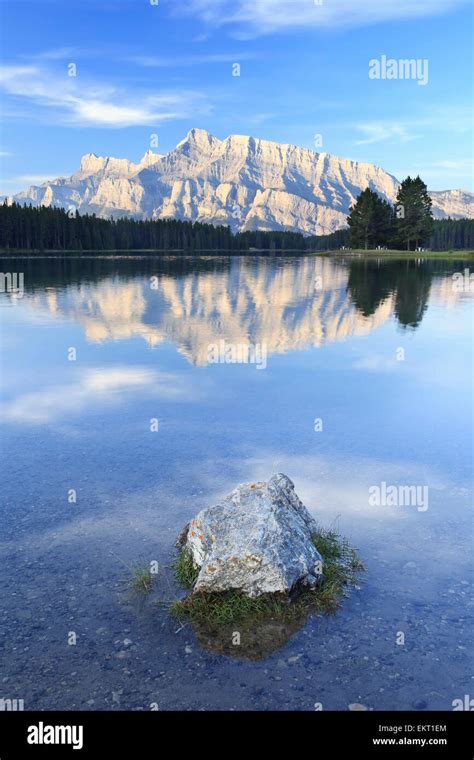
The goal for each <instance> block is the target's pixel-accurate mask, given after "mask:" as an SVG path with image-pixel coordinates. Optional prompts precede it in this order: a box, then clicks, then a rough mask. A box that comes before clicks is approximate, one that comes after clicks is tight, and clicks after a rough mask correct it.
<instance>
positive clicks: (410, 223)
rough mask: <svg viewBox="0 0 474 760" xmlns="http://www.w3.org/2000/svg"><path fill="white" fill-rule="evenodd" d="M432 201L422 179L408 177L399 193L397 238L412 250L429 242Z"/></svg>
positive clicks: (408, 249)
mask: <svg viewBox="0 0 474 760" xmlns="http://www.w3.org/2000/svg"><path fill="white" fill-rule="evenodd" d="M431 206H432V201H431V198H430V196H429V195H428V188H427V187H426V185H425V183H424V182H423V180H422V179H421V178H420V177H416V178H415V179H412V178H411V177H407V178H406V179H405V180H404V181H403V182H402V184H401V185H400V188H399V190H398V193H397V206H396V211H397V224H396V232H397V237H398V238H399V239H400V240H401V241H403V244H404V245H406V249H407V251H410V250H411V244H412V242H413V243H414V247H415V250H416V249H417V248H418V246H419V245H420V244H421V243H425V242H427V241H428V240H429V237H430V235H431V232H432V230H433V215H432V213H431Z"/></svg>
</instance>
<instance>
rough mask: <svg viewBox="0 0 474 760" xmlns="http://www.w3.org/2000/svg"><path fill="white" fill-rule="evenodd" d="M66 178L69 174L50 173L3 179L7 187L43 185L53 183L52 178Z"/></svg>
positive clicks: (21, 175)
mask: <svg viewBox="0 0 474 760" xmlns="http://www.w3.org/2000/svg"><path fill="white" fill-rule="evenodd" d="M52 176H54V177H64V176H67V172H50V173H49V174H20V175H19V176H17V177H9V178H8V179H3V183H4V184H5V185H21V186H23V185H25V184H27V185H41V184H42V183H43V182H51V177H52Z"/></svg>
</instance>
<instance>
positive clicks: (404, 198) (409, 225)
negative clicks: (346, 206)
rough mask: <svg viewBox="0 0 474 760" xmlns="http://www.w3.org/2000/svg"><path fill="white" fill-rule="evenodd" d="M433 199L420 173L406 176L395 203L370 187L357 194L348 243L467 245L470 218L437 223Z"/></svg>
mask: <svg viewBox="0 0 474 760" xmlns="http://www.w3.org/2000/svg"><path fill="white" fill-rule="evenodd" d="M431 206H432V200H431V198H430V196H429V194H428V188H427V187H426V184H425V183H424V182H423V180H422V179H421V178H420V177H415V179H412V178H411V177H407V178H406V179H405V180H404V181H403V182H402V183H401V185H400V187H399V190H398V193H397V198H396V201H395V205H394V206H392V205H391V204H390V203H388V202H387V201H386V200H384V199H383V198H381V197H380V196H379V195H378V194H377V193H375V192H374V191H373V190H371V189H370V188H367V189H366V190H364V191H363V192H362V193H360V195H359V196H358V198H357V200H356V202H355V204H354V206H353V207H352V208H351V212H350V215H349V216H348V217H347V223H348V225H349V237H348V240H349V244H350V246H351V247H353V248H365V249H368V248H379V247H381V248H394V249H398V250H400V249H406V250H407V251H411V250H415V251H416V250H419V249H420V248H425V247H430V248H437V247H438V246H441V245H444V246H445V247H446V248H462V247H466V248H468V247H469V246H470V244H471V243H469V242H468V240H466V237H469V230H470V229H472V225H469V224H468V222H469V220H461V224H458V225H457V226H456V225H453V222H452V220H447V223H446V224H445V225H444V226H443V227H442V228H441V227H439V226H438V227H436V225H435V221H434V219H433V214H432V212H431Z"/></svg>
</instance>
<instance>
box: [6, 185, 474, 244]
mask: <svg viewBox="0 0 474 760" xmlns="http://www.w3.org/2000/svg"><path fill="white" fill-rule="evenodd" d="M369 194H370V195H369ZM372 196H375V198H374V197H372ZM349 220H351V221H349V227H348V228H346V229H342V230H338V231H337V232H334V233H332V234H330V235H317V236H315V235H313V236H310V237H305V236H304V235H302V234H301V233H296V232H261V231H255V232H242V233H238V234H236V235H233V234H232V232H231V230H230V228H229V227H225V226H214V225H211V224H202V223H200V222H184V221H178V220H175V219H159V220H156V221H154V220H153V221H152V220H146V221H138V220H134V219H126V218H124V219H114V220H112V219H100V218H99V217H97V216H95V214H84V215H80V214H79V213H78V212H76V213H75V214H72V215H71V214H70V213H68V212H67V211H65V210H64V209H62V208H59V207H47V206H40V207H38V208H34V207H32V206H23V205H21V204H18V203H13V204H11V205H8V204H7V203H6V202H4V203H3V204H2V205H0V249H3V250H25V251H48V250H51V251H133V250H160V251H173V250H176V251H181V250H185V251H219V252H224V253H225V252H228V253H231V252H240V251H244V252H246V251H247V252H251V251H252V250H253V249H254V250H268V251H270V252H280V251H330V250H340V249H342V248H349V247H351V246H352V247H354V248H364V247H365V245H367V247H373V248H376V247H378V246H387V247H390V248H399V247H400V248H401V247H406V239H402V238H403V235H402V231H403V232H404V234H405V235H406V234H407V231H408V234H409V235H410V241H411V242H412V243H413V245H415V243H416V242H417V241H420V243H421V241H423V244H426V247H429V248H430V249H432V250H451V249H452V250H474V220H471V219H458V220H453V219H443V220H437V221H433V220H432V219H431V220H430V223H429V238H428V239H427V240H426V235H427V234H428V232H427V231H426V230H425V231H424V232H423V231H422V232H419V231H417V230H416V229H415V231H414V232H413V231H412V230H413V228H411V229H408V228H407V227H403V226H402V225H401V223H400V221H401V220H400V219H398V218H397V216H396V207H395V209H393V208H392V207H391V206H390V205H389V204H388V203H386V202H385V201H383V200H382V199H381V198H379V196H378V195H376V193H373V192H372V191H371V190H364V191H363V193H361V194H360V195H359V197H358V199H357V201H356V204H355V206H354V208H353V209H352V211H351V216H350V217H349ZM421 227H422V225H418V228H417V229H418V230H419V229H420V228H421ZM417 234H418V235H419V237H418V238H417V237H416V235H417ZM423 235H424V236H425V237H423Z"/></svg>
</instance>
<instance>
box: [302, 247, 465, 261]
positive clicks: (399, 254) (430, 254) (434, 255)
mask: <svg viewBox="0 0 474 760" xmlns="http://www.w3.org/2000/svg"><path fill="white" fill-rule="evenodd" d="M351 254H358V255H361V256H380V257H382V258H383V257H384V256H385V257H388V258H392V259H393V258H399V259H439V258H441V259H450V258H452V259H471V258H473V257H474V251H455V250H450V251H422V252H421V251H400V250H387V251H378V250H375V249H369V250H367V251H366V250H365V248H351V249H348V250H346V251H342V250H339V249H337V250H331V251H312V252H308V253H307V255H309V256H347V255H351Z"/></svg>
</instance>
